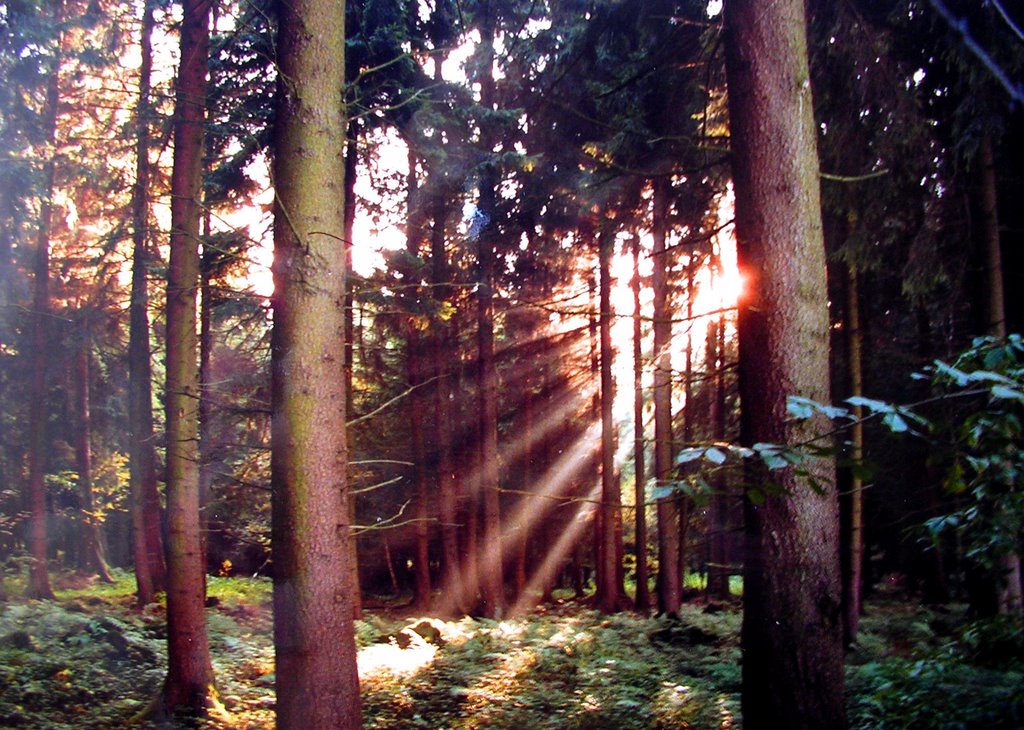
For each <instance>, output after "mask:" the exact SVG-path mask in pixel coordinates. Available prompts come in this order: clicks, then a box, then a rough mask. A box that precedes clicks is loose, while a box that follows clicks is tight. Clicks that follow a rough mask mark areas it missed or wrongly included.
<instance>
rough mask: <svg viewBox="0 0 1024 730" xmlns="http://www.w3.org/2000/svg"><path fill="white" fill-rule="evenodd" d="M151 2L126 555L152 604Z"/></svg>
mask: <svg viewBox="0 0 1024 730" xmlns="http://www.w3.org/2000/svg"><path fill="white" fill-rule="evenodd" d="M153 4H154V0H145V2H144V3H143V8H142V12H143V15H142V35H141V36H140V39H139V45H140V48H141V53H142V61H141V64H140V69H139V101H138V106H137V107H136V112H135V114H136V120H135V125H136V129H135V133H136V139H135V156H136V158H135V187H134V189H133V190H132V247H133V248H132V285H131V286H132V289H131V301H130V303H129V307H128V308H129V333H128V428H129V431H130V434H131V439H130V441H129V456H128V461H129V482H130V485H131V495H132V509H131V512H132V556H133V559H134V563H135V581H136V595H137V597H138V601H139V603H140V604H141V605H146V604H148V603H152V602H153V600H154V596H155V594H156V592H157V591H162V590H164V588H165V585H166V572H165V569H164V546H163V535H162V531H161V527H160V495H159V491H158V488H157V476H156V456H155V452H154V444H153V440H154V439H153V394H152V366H151V364H150V345H149V332H150V330H149V291H148V284H147V276H146V275H147V266H146V262H147V260H148V258H149V257H148V254H147V247H146V244H147V235H146V234H147V229H148V223H149V144H150V131H149V121H150V114H151V112H150V100H149V91H150V75H151V69H152V65H153V52H152V35H153V26H154V21H153Z"/></svg>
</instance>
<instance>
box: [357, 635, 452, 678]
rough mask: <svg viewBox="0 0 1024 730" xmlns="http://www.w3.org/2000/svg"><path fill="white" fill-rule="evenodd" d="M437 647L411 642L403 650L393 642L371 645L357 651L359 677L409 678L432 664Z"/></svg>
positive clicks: (425, 643)
mask: <svg viewBox="0 0 1024 730" xmlns="http://www.w3.org/2000/svg"><path fill="white" fill-rule="evenodd" d="M436 655H437V647H436V646H434V645H433V644H430V643H427V642H426V641H422V640H421V641H413V642H412V643H410V644H409V646H408V647H407V648H405V649H403V648H401V647H400V646H399V645H398V644H397V643H395V642H394V641H393V640H392V641H390V642H388V643H386V644H373V645H372V646H367V647H365V648H363V649H360V650H359V655H358V656H359V676H360V678H364V679H365V678H366V677H369V676H372V675H375V674H391V675H394V676H396V677H399V676H409V675H411V674H414V673H416V672H418V671H419V670H421V669H423V668H424V667H426V666H429V665H430V664H432V663H433V661H434V657H435V656H436Z"/></svg>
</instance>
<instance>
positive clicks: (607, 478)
mask: <svg viewBox="0 0 1024 730" xmlns="http://www.w3.org/2000/svg"><path fill="white" fill-rule="evenodd" d="M614 248H615V232H614V230H612V229H610V228H607V229H605V228H603V229H602V230H601V232H600V234H599V237H598V268H599V270H600V307H601V310H600V328H601V507H600V511H601V537H600V540H601V561H600V563H598V565H597V570H598V571H600V573H601V578H600V580H599V581H598V585H600V587H601V591H600V593H599V603H600V608H601V610H602V611H603V612H604V613H613V612H615V611H617V610H618V609H619V603H620V602H621V600H622V596H623V589H622V583H621V581H620V579H619V575H620V572H619V565H620V560H619V558H620V556H621V554H622V491H621V488H620V485H619V479H618V473H617V471H616V469H615V422H614V420H613V419H612V405H613V403H614V400H615V383H614V380H613V379H612V334H611V329H612V297H611V292H612V282H611V277H612V274H611V261H612V255H613V253H614Z"/></svg>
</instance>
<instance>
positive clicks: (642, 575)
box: [632, 236, 651, 612]
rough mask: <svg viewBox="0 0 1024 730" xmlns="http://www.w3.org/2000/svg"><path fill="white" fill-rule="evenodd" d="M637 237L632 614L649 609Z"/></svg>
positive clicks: (635, 239)
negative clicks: (634, 512)
mask: <svg viewBox="0 0 1024 730" xmlns="http://www.w3.org/2000/svg"><path fill="white" fill-rule="evenodd" d="M640 245H641V244H640V236H634V237H633V282H632V288H633V465H634V466H633V473H634V479H633V499H634V502H635V503H636V515H635V517H634V524H635V531H636V538H635V540H636V546H635V549H634V554H635V556H636V598H635V603H636V610H637V611H641V612H646V611H647V610H648V609H649V608H650V607H651V593H650V587H649V586H648V585H647V582H648V571H647V464H646V460H645V455H646V446H645V443H644V441H645V439H644V432H645V429H644V388H643V372H644V358H643V317H642V316H641V310H640V284H641V282H640Z"/></svg>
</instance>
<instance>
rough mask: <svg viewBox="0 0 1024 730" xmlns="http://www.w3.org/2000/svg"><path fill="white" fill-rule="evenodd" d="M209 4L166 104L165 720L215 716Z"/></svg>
mask: <svg viewBox="0 0 1024 730" xmlns="http://www.w3.org/2000/svg"><path fill="white" fill-rule="evenodd" d="M209 18H210V1H209V0H187V1H186V2H185V5H184V15H183V20H182V26H181V62H180V65H179V68H178V78H177V93H176V97H175V104H174V169H173V171H172V174H171V237H170V267H169V269H168V278H167V387H166V404H167V525H168V529H167V567H168V575H167V654H168V657H167V680H166V682H165V683H164V690H163V702H164V706H165V708H166V709H168V710H169V711H171V712H177V711H179V710H184V711H187V712H190V713H194V714H198V715H206V714H209V713H210V712H211V711H212V710H214V709H216V708H217V700H216V691H215V689H214V687H213V666H212V664H211V662H210V648H209V641H208V639H207V635H206V617H205V613H204V608H205V606H204V603H205V585H206V582H205V575H204V572H203V554H202V537H201V533H200V520H199V449H198V438H199V407H198V406H199V367H198V363H197V356H198V350H197V346H198V342H197V332H196V292H197V289H198V286H199V247H198V243H199V233H200V221H201V214H200V210H201V209H200V200H201V196H202V172H203V149H204V147H203V121H204V116H205V98H206V62H207V57H208V54H209V41H210V30H209Z"/></svg>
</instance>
